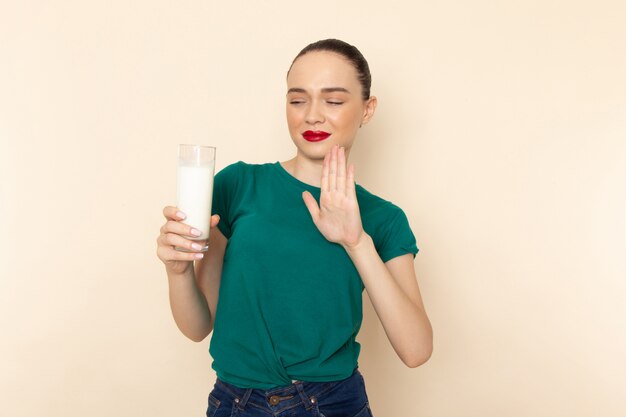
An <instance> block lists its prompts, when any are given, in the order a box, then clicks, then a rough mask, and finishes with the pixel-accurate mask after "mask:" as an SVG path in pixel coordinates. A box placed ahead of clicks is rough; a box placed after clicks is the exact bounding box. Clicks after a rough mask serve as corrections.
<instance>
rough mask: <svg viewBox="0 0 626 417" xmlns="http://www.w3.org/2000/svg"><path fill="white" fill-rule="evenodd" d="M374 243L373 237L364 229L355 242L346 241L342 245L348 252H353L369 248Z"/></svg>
mask: <svg viewBox="0 0 626 417" xmlns="http://www.w3.org/2000/svg"><path fill="white" fill-rule="evenodd" d="M373 243H374V241H373V240H372V237H371V236H370V235H368V234H367V233H365V231H363V232H362V233H361V235H360V236H359V238H358V239H357V240H356V241H355V242H352V243H344V244H343V245H342V246H343V248H344V249H345V250H346V252H348V254H352V253H357V252H361V251H362V250H364V249H367V248H368V247H369V246H371V245H373Z"/></svg>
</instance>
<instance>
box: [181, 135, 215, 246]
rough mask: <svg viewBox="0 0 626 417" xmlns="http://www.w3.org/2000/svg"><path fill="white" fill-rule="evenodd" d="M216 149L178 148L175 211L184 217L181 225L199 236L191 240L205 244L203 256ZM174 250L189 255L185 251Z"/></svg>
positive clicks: (192, 146)
mask: <svg viewBox="0 0 626 417" xmlns="http://www.w3.org/2000/svg"><path fill="white" fill-rule="evenodd" d="M214 174H215V148H214V147H212V146H202V145H186V144H181V145H178V181H177V207H178V209H179V210H180V211H182V212H183V213H185V214H186V215H187V217H185V219H184V220H183V223H185V224H187V225H189V226H191V227H193V228H195V229H198V230H199V231H200V232H202V234H201V235H200V236H198V237H192V238H189V239H191V240H197V241H206V244H205V245H204V247H203V248H202V250H201V251H202V252H206V251H207V250H208V249H209V229H210V223H211V203H212V200H213V176H214ZM176 249H177V250H180V251H183V252H189V250H188V249H186V248H180V247H176Z"/></svg>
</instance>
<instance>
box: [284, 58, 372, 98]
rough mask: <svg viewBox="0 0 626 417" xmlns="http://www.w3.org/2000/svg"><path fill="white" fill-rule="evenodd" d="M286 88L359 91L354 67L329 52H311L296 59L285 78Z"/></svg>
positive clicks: (344, 59)
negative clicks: (342, 88)
mask: <svg viewBox="0 0 626 417" xmlns="http://www.w3.org/2000/svg"><path fill="white" fill-rule="evenodd" d="M287 86H288V88H295V87H299V88H304V89H310V90H317V89H321V88H327V87H344V88H346V89H348V90H350V91H355V92H356V91H357V90H358V89H360V84H359V80H358V75H357V72H356V69H355V68H354V66H353V65H352V64H351V63H350V62H349V61H348V60H347V59H346V58H344V57H343V56H342V55H339V54H337V53H335V52H329V51H313V52H309V53H308V54H305V55H303V56H301V57H300V58H298V59H297V60H296V62H294V63H293V65H292V67H291V70H290V71H289V75H288V76H287Z"/></svg>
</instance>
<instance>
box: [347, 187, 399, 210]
mask: <svg viewBox="0 0 626 417" xmlns="http://www.w3.org/2000/svg"><path fill="white" fill-rule="evenodd" d="M356 196H357V200H358V202H359V209H360V210H361V213H362V214H363V215H366V216H367V215H375V216H381V215H382V216H384V217H386V218H389V217H395V216H398V215H401V214H404V212H403V211H402V209H401V208H400V207H398V206H397V205H395V204H394V203H392V202H391V201H389V200H386V199H384V198H382V197H379V196H377V195H375V194H373V193H371V192H369V191H368V190H366V189H365V188H364V187H363V186H361V185H359V184H357V185H356Z"/></svg>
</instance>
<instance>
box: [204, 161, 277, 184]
mask: <svg viewBox="0 0 626 417" xmlns="http://www.w3.org/2000/svg"><path fill="white" fill-rule="evenodd" d="M271 166H272V164H271V163H265V164H249V163H247V162H244V161H238V162H234V163H232V164H230V165H227V166H225V167H224V168H222V169H221V170H220V171H219V172H218V173H217V174H216V175H215V176H216V178H220V179H230V180H235V179H238V178H241V177H245V176H250V175H255V174H257V173H259V172H261V171H265V170H268V169H270V168H271Z"/></svg>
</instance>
